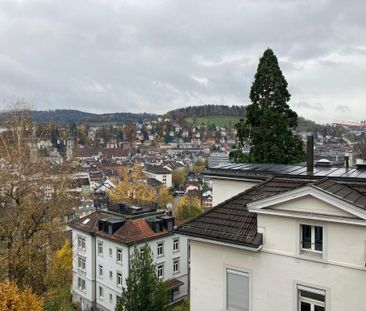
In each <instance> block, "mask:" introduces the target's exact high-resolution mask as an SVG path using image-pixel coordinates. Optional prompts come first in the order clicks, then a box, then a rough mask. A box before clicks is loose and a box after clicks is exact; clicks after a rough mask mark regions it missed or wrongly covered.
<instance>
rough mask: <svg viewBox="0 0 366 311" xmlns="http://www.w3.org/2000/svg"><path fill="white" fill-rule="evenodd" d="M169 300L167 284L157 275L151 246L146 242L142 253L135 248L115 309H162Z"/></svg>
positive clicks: (150, 310) (151, 310) (119, 310)
mask: <svg viewBox="0 0 366 311" xmlns="http://www.w3.org/2000/svg"><path fill="white" fill-rule="evenodd" d="M167 300H168V296H167V291H166V289H165V286H164V284H163V282H162V281H161V280H159V278H158V277H157V275H156V268H155V264H154V261H153V255H152V252H151V249H150V247H149V246H148V245H147V244H145V246H144V248H143V251H142V252H141V253H140V251H139V250H138V249H137V248H135V250H134V253H133V256H132V258H131V261H130V270H129V275H128V278H127V279H126V286H125V287H123V289H122V296H121V298H119V299H118V302H117V305H116V309H115V311H141V310H145V311H161V310H163V309H164V306H165V305H166V304H167V302H168V301H167Z"/></svg>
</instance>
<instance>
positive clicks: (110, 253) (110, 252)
mask: <svg viewBox="0 0 366 311" xmlns="http://www.w3.org/2000/svg"><path fill="white" fill-rule="evenodd" d="M112 255H113V250H112V249H111V248H110V249H109V257H112Z"/></svg>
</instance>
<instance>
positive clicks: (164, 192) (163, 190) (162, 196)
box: [157, 186, 174, 208]
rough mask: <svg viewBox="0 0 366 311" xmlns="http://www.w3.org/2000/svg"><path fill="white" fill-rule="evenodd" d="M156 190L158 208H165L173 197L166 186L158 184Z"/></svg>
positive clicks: (171, 201)
mask: <svg viewBox="0 0 366 311" xmlns="http://www.w3.org/2000/svg"><path fill="white" fill-rule="evenodd" d="M157 191H158V192H157V199H158V203H159V207H160V208H166V207H167V205H168V204H169V203H170V204H172V203H173V201H174V197H173V195H172V194H171V191H170V190H169V189H168V188H167V187H165V186H160V187H159V188H158V189H157Z"/></svg>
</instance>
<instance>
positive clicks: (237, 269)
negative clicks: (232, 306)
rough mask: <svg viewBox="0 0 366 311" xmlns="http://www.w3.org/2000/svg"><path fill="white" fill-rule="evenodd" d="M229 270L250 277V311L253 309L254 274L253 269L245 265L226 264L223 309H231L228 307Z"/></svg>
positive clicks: (227, 310)
mask: <svg viewBox="0 0 366 311" xmlns="http://www.w3.org/2000/svg"><path fill="white" fill-rule="evenodd" d="M228 271H232V272H234V273H238V274H242V275H244V276H247V277H248V286H249V288H248V290H249V292H248V297H249V303H248V311H253V280H252V275H253V271H252V270H250V269H246V268H243V267H237V266H231V265H224V269H223V278H224V284H225V286H224V290H223V296H224V297H223V310H226V311H229V309H228V277H227V276H228Z"/></svg>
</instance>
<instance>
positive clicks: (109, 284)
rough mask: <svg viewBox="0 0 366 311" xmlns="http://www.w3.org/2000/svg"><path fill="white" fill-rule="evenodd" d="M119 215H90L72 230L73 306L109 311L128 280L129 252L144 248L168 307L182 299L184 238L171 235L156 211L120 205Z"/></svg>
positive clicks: (169, 223) (167, 220) (169, 222)
mask: <svg viewBox="0 0 366 311" xmlns="http://www.w3.org/2000/svg"><path fill="white" fill-rule="evenodd" d="M120 210H121V213H112V212H105V211H103V212H94V213H92V214H90V215H88V216H87V217H84V218H82V219H79V220H77V221H76V222H74V223H73V224H72V225H70V227H71V228H72V239H73V283H72V295H73V301H74V302H78V303H79V305H80V308H81V310H88V308H91V307H93V308H96V309H97V310H103V311H107V310H111V311H112V310H114V309H115V306H116V302H117V297H119V296H121V294H122V287H124V286H125V285H126V278H127V277H128V275H129V267H130V266H129V264H130V258H131V256H132V255H133V252H134V249H135V247H137V248H138V249H142V247H143V246H144V245H145V243H147V244H148V245H149V247H150V248H151V250H152V253H153V258H154V261H155V263H156V273H157V275H158V277H159V278H161V279H162V280H163V281H166V287H167V290H168V296H169V302H175V301H178V300H180V299H182V298H184V297H185V296H186V295H187V294H188V259H187V253H188V249H187V248H188V245H187V238H186V237H185V236H180V235H178V234H175V232H174V218H173V217H171V216H169V215H166V214H165V212H164V211H161V210H144V209H142V208H140V207H134V206H128V205H125V204H123V205H121V206H120Z"/></svg>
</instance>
